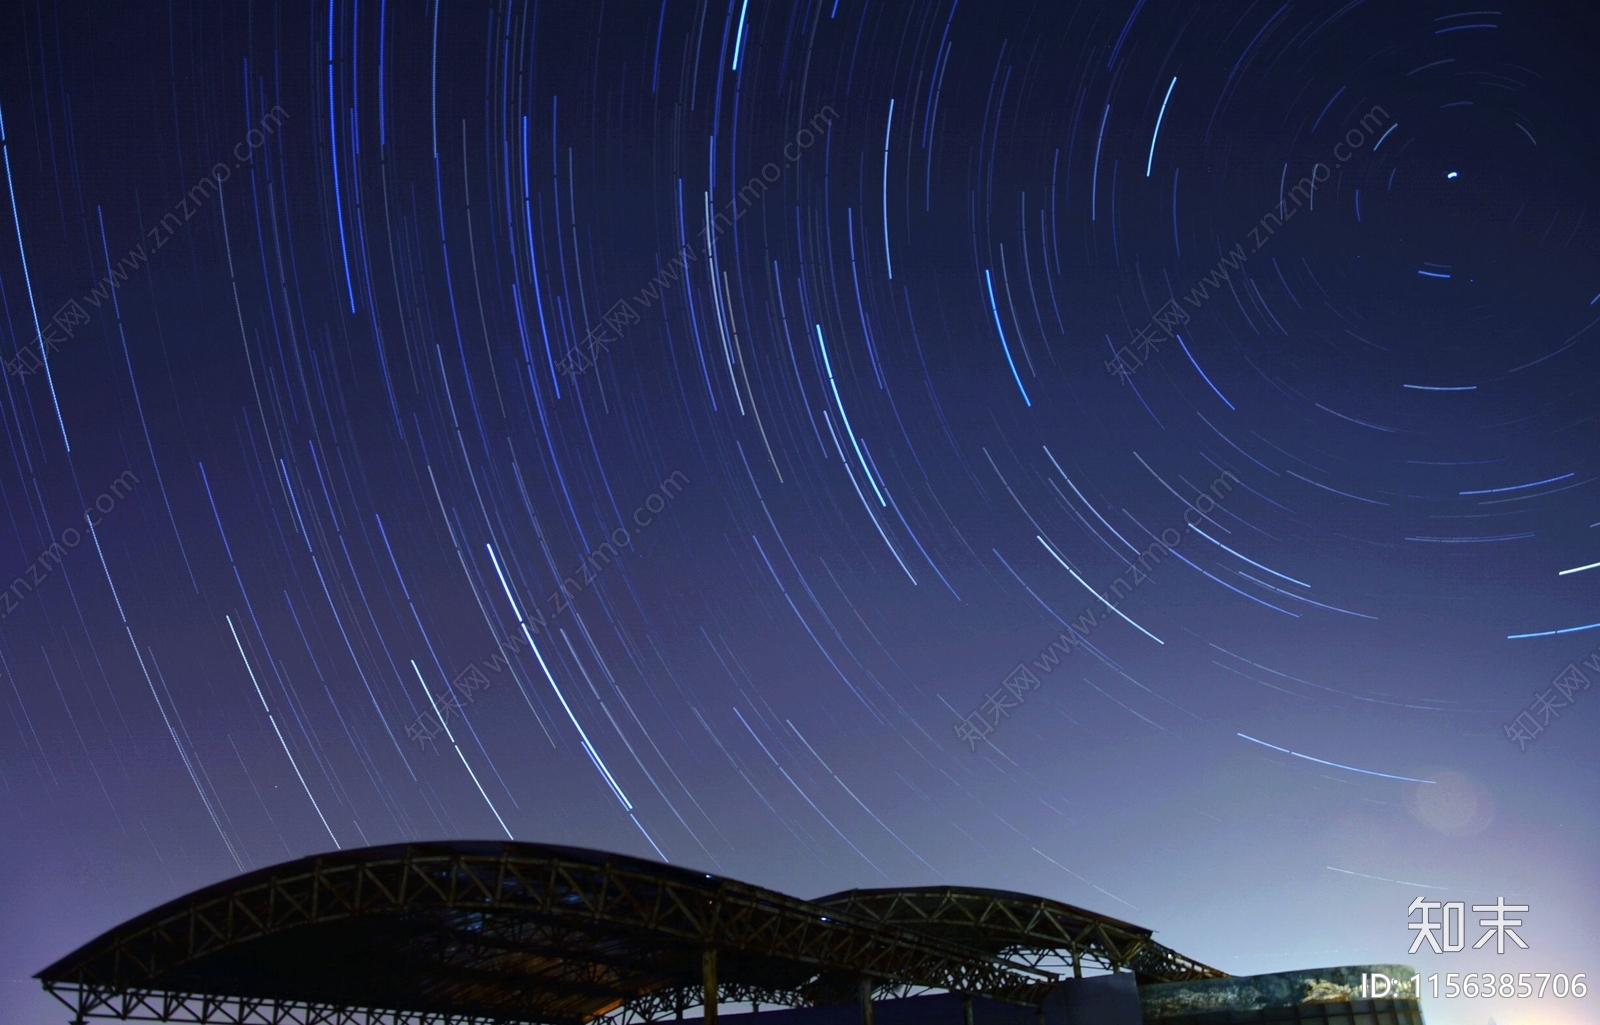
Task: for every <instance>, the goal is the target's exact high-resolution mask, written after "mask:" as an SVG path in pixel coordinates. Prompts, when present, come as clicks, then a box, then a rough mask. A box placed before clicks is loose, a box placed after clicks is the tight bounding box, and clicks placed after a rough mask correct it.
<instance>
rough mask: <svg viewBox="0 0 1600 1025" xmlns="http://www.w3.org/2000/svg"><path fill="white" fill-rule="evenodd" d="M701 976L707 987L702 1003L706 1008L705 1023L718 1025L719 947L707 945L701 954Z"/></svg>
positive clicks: (703, 983)
mask: <svg viewBox="0 0 1600 1025" xmlns="http://www.w3.org/2000/svg"><path fill="white" fill-rule="evenodd" d="M700 977H701V983H702V985H703V986H704V987H705V993H704V996H702V998H701V1005H702V1007H703V1008H704V1010H705V1025H717V948H716V947H707V948H706V949H705V953H703V954H701V955H700Z"/></svg>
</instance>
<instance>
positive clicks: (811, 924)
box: [38, 842, 1224, 1025]
mask: <svg viewBox="0 0 1600 1025" xmlns="http://www.w3.org/2000/svg"><path fill="white" fill-rule="evenodd" d="M1085 961H1087V962H1089V963H1090V964H1093V965H1097V966H1099V967H1102V968H1107V969H1113V970H1129V971H1133V972H1135V973H1136V975H1137V976H1138V978H1139V980H1140V981H1141V982H1160V981H1182V980H1193V979H1204V978H1220V977H1223V976H1224V973H1222V972H1219V971H1217V970H1216V969H1214V968H1210V967H1207V966H1206V965H1203V964H1200V963H1199V962H1197V961H1193V960H1191V959H1189V958H1187V957H1184V956H1183V955H1181V954H1178V953H1176V952H1175V951H1172V950H1169V949H1167V948H1166V947H1163V946H1161V945H1160V944H1158V943H1156V942H1155V941H1154V940H1153V939H1152V938H1151V933H1150V930H1148V929H1143V928H1140V927H1139V926H1136V925H1130V924H1129V923H1127V922H1122V921H1118V920H1117V919H1114V918H1108V917H1106V916H1104V915H1098V914H1095V913H1094V912H1091V911H1085V910H1083V909H1081V908H1075V907H1071V906H1070V905H1066V904H1061V903H1058V902H1056V901H1051V900H1046V899H1044V898H1041V897H1033V896H1028V895H1026V894H1020V893H1008V892H1005V891H1000V890H982V889H961V888H956V887H935V888H913V889H904V890H850V891H847V892H844V893H839V894H834V895H832V896H829V897H824V898H821V899H820V900H815V901H807V900H801V899H800V898H797V897H789V896H786V895H784V894H781V893H778V892H776V891H773V890H768V889H764V888H762V887H759V886H751V885H749V884H748V883H741V882H737V881H735V880H731V879H724V878H721V877H719V876H712V875H707V874H705V873H701V872H696V871H693V870H690V869H684V868H677V867H673V866H669V865H662V864H658V863H655V862H651V861H645V860H642V859H638V858H631V857H626V856H623V855H618V854H607V853H604V852H600V851H591V850H584V849H581V848H574V847H557V846H551V845H546V844H528V843H487V842H448V843H417V844H399V845H391V846H383V847H369V848H363V849H359V850H350V851H340V852H337V853H333V854H322V855H317V856H315V857H310V858H303V859H300V860H298V861H292V862H288V863H285V864H282V865H276V866H273V867H271V868H265V869H260V870H258V871H255V872H251V873H247V874H245V875H242V876H238V877H236V878H234V879H229V880H227V881H225V882H221V883H217V884H215V885H213V886H208V887H206V888H204V889H201V890H197V891H195V892H194V893H191V894H189V895H188V896H185V897H181V898H179V899H177V900H174V901H171V902H169V903H167V904H164V905H162V906H161V907H158V908H156V909H154V910H152V911H149V912H147V913H145V914H143V915H140V916H139V917H137V918H134V919H132V920H130V921H128V922H125V923H123V924H122V925H119V926H117V927H116V928H114V929H112V930H110V931H109V932H107V933H105V934H104V935H102V936H99V937H97V938H96V939H94V940H91V941H90V942H89V943H87V944H85V945H84V946H82V947H80V948H79V949H78V950H76V951H74V952H73V953H71V954H69V955H68V956H66V957H64V958H62V959H61V960H59V961H57V962H56V963H55V964H53V965H51V966H50V967H48V968H46V969H45V970H44V971H42V972H40V973H39V975H38V978H39V979H40V981H41V982H42V983H43V984H44V986H45V988H46V989H47V990H48V991H49V992H50V993H52V994H53V995H54V996H55V997H57V998H58V999H59V1000H61V1001H62V1002H63V1003H65V1004H66V1005H67V1007H68V1008H70V1009H71V1010H72V1012H73V1013H74V1015H75V1017H76V1018H77V1019H78V1020H83V1019H86V1018H90V1017H100V1018H120V1019H134V1020H146V1021H173V1022H195V1023H202V1022H203V1023H212V1022H218V1023H224V1022H225V1023H230V1025H240V1023H253V1022H272V1023H279V1022H281V1023H285V1025H293V1023H311V1022H319V1023H321V1022H326V1023H351V1025H354V1023H395V1025H399V1023H417V1025H422V1023H430V1025H447V1023H448V1025H456V1023H467V1022H540V1023H547V1025H580V1023H587V1022H592V1021H594V1020H595V1019H597V1018H608V1019H609V1020H610V1022H612V1023H614V1025H635V1023H639V1022H648V1021H653V1020H656V1019H660V1018H663V1017H671V1016H674V1015H681V1014H682V1012H683V1011H684V1009H686V1008H691V1007H704V1008H705V1013H706V1017H707V1020H708V1022H714V1020H715V1014H716V1007H717V1004H718V1002H719V1001H721V1002H753V1003H759V1004H768V1005H782V1006H811V1005H818V1004H829V1003H841V1002H846V1001H850V1000H853V999H857V998H858V997H861V998H871V997H873V996H875V995H876V996H896V995H903V994H906V993H910V992H916V991H921V990H928V991H938V990H946V991H952V992H957V993H967V994H981V995H984V996H989V997H995V998H1000V999H1005V1000H1011V1001H1015V1002H1020V1003H1030V1004H1037V1003H1039V1002H1040V1001H1042V1000H1043V997H1044V994H1045V992H1046V991H1048V989H1049V988H1050V985H1051V984H1052V983H1053V982H1055V981H1056V979H1057V977H1058V975H1057V972H1056V971H1053V970H1050V968H1051V967H1056V968H1060V967H1061V966H1064V965H1070V966H1071V969H1070V970H1081V966H1082V964H1083V963H1084V962H1085Z"/></svg>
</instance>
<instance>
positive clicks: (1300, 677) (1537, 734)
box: [0, 0, 1600, 1022]
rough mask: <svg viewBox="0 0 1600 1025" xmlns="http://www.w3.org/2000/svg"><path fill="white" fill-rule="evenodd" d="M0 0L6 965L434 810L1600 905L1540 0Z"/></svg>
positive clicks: (1142, 903)
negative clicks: (109, 0) (189, 0)
mask: <svg viewBox="0 0 1600 1025" xmlns="http://www.w3.org/2000/svg"><path fill="white" fill-rule="evenodd" d="M5 19H6V21H5V32H4V35H3V39H4V43H3V45H4V48H5V54H6V61H5V67H6V69H7V73H6V75H5V87H4V89H3V90H0V118H3V127H0V131H3V133H4V147H3V154H4V164H3V172H4V177H5V185H6V196H5V205H4V209H3V210H0V220H3V221H4V222H5V224H4V227H3V230H0V302H3V304H4V314H5V323H6V331H5V337H4V339H3V340H0V350H3V355H4V357H5V360H6V363H7V370H8V372H7V373H6V374H5V375H4V377H3V380H0V384H3V387H4V393H3V395H0V409H3V413H4V415H3V421H4V435H5V445H4V453H3V457H0V458H3V460H4V469H3V471H0V488H3V499H4V504H5V508H6V512H7V520H6V523H7V527H6V539H5V544H4V546H3V547H4V558H5V559H6V560H7V563H8V566H9V568H8V569H5V571H4V572H0V577H3V578H5V579H7V580H10V581H11V587H10V590H9V591H7V592H6V593H5V595H4V597H3V599H0V600H3V601H4V609H3V610H0V612H3V615H0V675H3V676H4V680H5V682H4V685H3V686H0V705H4V707H5V713H4V715H3V716H0V782H3V793H4V798H3V802H0V822H3V823H4V825H3V826H0V833H3V834H4V836H5V837H6V839H7V842H6V843H5V844H4V850H5V855H4V860H3V863H0V867H3V869H4V873H3V874H4V877H5V879H6V882H5V884H4V890H3V892H4V895H5V897H4V901H3V907H4V910H3V911H0V932H3V933H4V934H6V935H8V936H11V937H15V938H18V941H17V942H14V943H10V944H7V945H6V946H7V950H6V952H5V954H4V956H3V957H0V962H3V963H4V966H5V968H6V972H5V974H6V976H7V977H8V979H10V980H11V981H9V982H7V983H6V984H5V988H4V989H3V990H0V1006H3V1007H4V1008H6V1012H5V1014H4V1016H5V1017H7V1019H8V1020H18V1021H28V1022H35V1021H39V1022H42V1021H47V1020H56V1019H55V1017H54V1015H55V1013H56V1012H54V1011H52V1010H51V1009H50V1006H49V1004H48V1001H47V1000H46V998H45V997H43V996H42V995H40V994H38V993H37V992H36V990H35V988H34V985H33V984H32V983H31V982H28V981H26V978H25V977H26V976H27V975H28V974H30V973H31V972H33V971H36V970H37V969H38V968H39V967H40V966H42V965H43V964H45V963H47V962H48V961H50V960H52V959H53V958H55V957H57V956H59V954H61V953H62V952H64V951H66V950H68V949H70V948H72V947H74V946H76V945H77V944H78V943H80V942H82V940H83V939H85V938H87V937H88V936H90V935H93V934H95V933H97V932H99V931H100V930H102V929H104V928H107V927H109V926H110V925H112V924H114V923H115V922H117V921H119V920H121V919H123V918H125V917H128V916H130V915H132V914H134V913H136V912H138V911H140V910H143V909H144V908H146V907H149V906H152V905H154V904H156V903H158V902H160V901H163V900H167V899H170V898H171V897H173V896H175V895H177V894H179V893H182V892H184V891H187V890H189V889H192V888H194V887H197V886H199V885H201V884H203V883H206V882H210V881H213V880H216V879H218V878H221V877H224V876H226V875H230V874H233V873H236V872H239V871H243V870H248V869H252V868H256V867H259V866H262V865H265V864H270V863H273V862H277V861H283V860H288V859H291V858H295V857H300V856H303V855H305V854H308V853H313V852H316V851H319V850H327V849H332V848H334V847H336V846H337V847H341V848H349V847H356V846H363V845H369V844H381V843H392V842H397V841H404V840H410V839H426V838H493V837H499V836H510V837H514V838H516V839H519V840H530V841H539V842H554V843H562V844H575V845H583V846H592V847H599V848H605V849H612V850H619V851H624V852H627V853H630V854H634V855H639V856H644V857H652V858H657V859H660V860H665V861H669V862H672V863H674V864H680V865H688V866H692V867H696V868H701V869H704V870H705V871H708V872H719V873H725V874H729V875H732V876H735V877H739V878H746V879H749V880H751V881H753V882H758V883H760V884H763V885H767V886H772V887H776V888H780V889H785V890H791V891H795V892H800V893H822V892H830V891H832V890H837V889H842V888H845V887H847V886H877V885H890V884H910V883H914V882H941V881H944V882H951V883H961V884H966V885H979V886H997V887H1004V888H1007V889H1016V890H1024V891H1031V892H1038V893H1043V894H1049V895H1051V896H1052V897H1056V898H1059V899H1062V900H1065V901H1068V902H1071V903H1076V904H1081V905H1084V906H1087V907H1091V908H1095V909H1097V910H1100V911H1102V912H1105V913H1108V914H1112V915H1114V916H1116V917H1119V918H1126V919H1129V920H1132V921H1137V922H1140V923H1141V924H1144V925H1148V926H1151V927H1154V928H1156V929H1158V930H1160V933H1161V938H1162V940H1163V941H1164V942H1166V943H1168V944H1170V945H1172V946H1174V947H1176V948H1178V949H1182V950H1185V951H1188V952H1190V953H1192V954H1193V955H1194V956H1196V957H1198V958H1201V959H1202V960H1205V961H1207V962H1208V963H1211V964H1216V965H1218V966H1220V967H1222V968H1224V969H1226V970H1230V971H1235V972H1251V971H1266V970H1274V969H1282V968H1294V967H1303V966H1309V965H1320V964H1334V963H1358V962H1359V963H1378V962H1383V963H1387V962H1391V961H1405V960H1406V957H1405V956H1404V955H1405V954H1406V949H1405V947H1406V946H1408V945H1409V943H1410V940H1411V938H1412V933H1411V932H1409V931H1408V930H1407V929H1406V928H1405V926H1406V922H1407V913H1406V906H1407V904H1408V903H1409V902H1410V901H1411V900H1412V899H1413V898H1414V897H1416V896H1418V895H1420V894H1428V895H1429V896H1430V897H1437V898H1438V899H1443V900H1453V899H1458V900H1465V901H1467V902H1468V903H1473V902H1477V903H1488V902H1490V901H1492V900H1494V899H1495V898H1496V897H1499V896H1502V895H1503V896H1505V897H1507V899H1508V900H1509V899H1511V898H1517V900H1518V902H1520V903H1523V904H1530V905H1531V906H1532V911H1531V912H1530V913H1528V914H1526V915H1525V916H1524V917H1525V918H1527V919H1528V925H1527V926H1526V927H1525V930H1524V933H1523V935H1524V936H1526V937H1528V938H1529V939H1530V940H1531V941H1532V942H1531V951H1529V952H1520V951H1519V952H1515V953H1508V954H1506V955H1504V956H1503V957H1500V958H1490V959H1488V962H1487V963H1482V964H1480V963H1479V962H1478V961H1474V960H1473V959H1474V957H1476V956H1477V955H1475V954H1473V953H1471V952H1467V953H1464V954H1461V955H1457V956H1456V961H1457V962H1458V964H1452V965H1451V966H1450V967H1452V968H1456V967H1461V970H1463V971H1472V970H1479V969H1488V968H1490V967H1494V968H1496V969H1497V970H1498V969H1499V968H1502V967H1510V963H1511V962H1512V961H1513V960H1516V961H1517V963H1518V967H1517V968H1515V969H1513V970H1528V971H1547V972H1555V971H1567V972H1571V971H1583V970H1585V967H1586V966H1590V965H1592V964H1593V963H1594V957H1595V954H1596V953H1597V947H1600V944H1597V941H1596V938H1595V929H1596V921H1597V915H1596V907H1595V905H1594V902H1593V888H1592V887H1591V886H1588V885H1587V881H1588V880H1589V879H1592V877H1593V873H1594V870H1595V867H1596V866H1595V862H1594V855H1593V851H1594V849H1595V841H1596V839H1597V837H1596V831H1595V825H1594V823H1595V817H1594V804H1593V795H1594V793H1595V792H1596V791H1595V787H1596V784H1597V782H1600V780H1597V778H1596V775H1597V774H1596V771H1595V769H1596V764H1595V760H1594V756H1593V743H1592V737H1593V730H1594V723H1595V716H1596V714H1597V711H1596V708H1595V707H1592V706H1594V705H1595V704H1596V703H1600V697H1595V696H1593V695H1592V694H1590V693H1589V692H1588V687H1589V682H1590V680H1592V679H1595V678H1600V656H1597V655H1596V652H1597V650H1600V648H1597V646H1600V605H1597V604H1596V601H1595V591H1594V587H1595V586H1596V583H1597V582H1600V506H1597V505H1596V504H1595V501H1594V495H1595V493H1596V492H1595V487H1596V476H1597V475H1600V470H1597V468H1596V459H1595V454H1594V450H1595V441H1596V436H1597V435H1596V425H1595V420H1594V417H1595V413H1594V410H1595V402H1594V386H1593V383H1594V380H1595V372H1596V369H1597V357H1596V351H1597V349H1596V346H1597V343H1600V295H1597V293H1600V266H1597V261H1596V258H1595V254H1596V252H1597V244H1600V218H1596V217H1591V216H1589V211H1588V209H1587V207H1588V204H1589V203H1590V202H1591V201H1592V198H1593V196H1594V184H1595V167H1596V166H1600V165H1597V160H1600V153H1597V144H1596V142H1595V140H1596V139H1597V138H1600V133H1597V131H1596V129H1597V127H1600V126H1597V124H1596V116H1595V112H1594V108H1593V104H1592V103H1591V102H1590V100H1591V98H1592V97H1593V95H1594V94H1595V91H1596V86H1597V84H1600V83H1597V81H1596V70H1595V69H1596V68H1597V67H1600V65H1597V64H1596V63H1595V60H1594V57H1595V54H1596V52H1597V50H1600V18H1597V16H1596V14H1595V12H1594V11H1592V10H1591V9H1589V8H1588V7H1586V6H1584V5H1578V4H1570V5H1567V4H1535V5H1524V6H1521V7H1519V8H1515V9H1513V8H1511V7H1507V8H1506V9H1504V10H1500V11H1487V10H1469V9H1466V7H1464V6H1459V5H1458V6H1457V7H1451V6H1447V5H1440V4H1437V3H1427V4H1420V3H1419V4H1404V5H1394V4H1379V3H1374V2H1363V0H1355V2H1325V3H1324V2H1313V3H1285V4H1282V5H1281V6H1275V5H1274V4H1272V3H1268V4H1264V5H1263V4H1244V3H1230V4H1218V3H1204V4H1179V3H1170V2H1162V0H1135V2H1133V3H1131V4H1130V3H1123V2H1118V3H1105V4H1102V3H1079V4H1059V5H1058V4H1032V5H1030V4H1022V3H990V4H979V3H976V2H974V0H955V2H947V0H939V2H936V3H935V2H920V0H919V2H910V0H907V2H892V3H891V2H884V0H877V2H861V0H792V2H789V0H733V2H732V3H730V4H726V5H724V4H712V3H708V2H696V0H661V2H656V0H628V2H621V3H607V4H575V3H558V4H549V3H536V4H529V3H521V2H516V3H500V2H496V3H489V4H483V5H468V4H447V3H442V2H435V3H419V2H400V0H395V2H390V0H378V2H375V3H374V2H367V3H357V2H351V0H333V2H330V3H325V4H319V5H314V6H307V5H300V4H292V3H276V4H273V3H269V4H258V5H253V6H249V7H242V6H224V7H215V6H211V5H169V6H166V7H162V6H151V5H132V6H128V7H123V8H116V9H111V8H106V7H103V6H102V5H91V4H75V5H66V6H63V7H59V8H50V7H47V6H42V5H32V6H29V7H27V8H26V9H21V8H19V9H14V10H10V11H8V12H7V14H6V15H5ZM1585 660H1587V661H1588V663H1589V666H1588V668H1587V669H1585V668H1584V663H1585ZM1573 674H1576V675H1573ZM1580 680H1581V683H1580V682H1579V681H1580ZM1585 752H1589V753H1588V754H1585ZM1440 894H1448V896H1443V897H1439V896H1438V895H1440ZM1518 959H1520V960H1518ZM1469 962H1470V963H1469ZM1430 967H1431V966H1430ZM1508 1006H1509V1005H1508ZM1484 1009H1485V1010H1489V1008H1487V1006H1485V1007H1484ZM1429 1013H1430V1016H1431V1017H1430V1020H1440V1021H1446V1022H1448V1021H1450V1020H1452V1019H1451V1018H1450V1017H1449V1015H1450V1014H1452V1013H1455V1012H1454V1011H1452V1010H1451V1005H1450V1004H1449V1003H1448V1002H1446V1003H1443V1004H1440V1005H1439V1006H1438V1008H1437V1010H1434V1009H1430V1011H1429ZM1500 1013H1507V1012H1506V1010H1505V1009H1501V1011H1500ZM1459 1020H1462V1021H1465V1020H1467V1019H1465V1018H1461V1019H1459ZM1574 1020H1575V1019H1574Z"/></svg>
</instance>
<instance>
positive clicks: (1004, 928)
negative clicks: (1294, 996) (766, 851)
mask: <svg viewBox="0 0 1600 1025" xmlns="http://www.w3.org/2000/svg"><path fill="white" fill-rule="evenodd" d="M813 903H816V904H820V905H822V906H823V907H829V908H833V909H835V910H836V911H840V912H848V913H851V914H855V915H859V916H861V917H863V918H868V919H871V920H872V921H875V922H881V923H883V924H885V925H893V926H898V927H901V928H908V929H913V930H915V931H918V932H922V933H925V934H927V935H930V936H937V937H939V938H942V939H946V940H951V941H954V942H958V943H961V944H962V945H963V946H967V947H971V948H973V949H975V950H981V951H984V952H986V953H989V954H991V955H996V956H1005V957H1007V958H1008V959H1010V960H1013V961H1017V962H1020V963H1023V964H1029V965H1033V966H1036V967H1037V966H1038V965H1039V964H1041V963H1042V962H1043V961H1044V960H1046V959H1063V960H1066V961H1068V962H1070V963H1074V964H1077V963H1082V962H1089V963H1091V964H1094V965H1098V966H1099V967H1101V968H1104V969H1107V970H1108V971H1132V972H1134V973H1136V974H1137V976H1138V977H1139V981H1140V982H1181V981H1186V980H1191V979H1210V978H1222V977H1225V976H1226V973H1225V972H1222V971H1219V970H1217V969H1215V968H1212V967H1210V966H1209V965H1204V964H1201V963H1200V962H1198V961H1196V960H1194V959H1192V958H1189V957H1185V956H1184V955H1182V954H1179V953H1178V952H1177V951H1175V950H1171V949H1169V948H1168V947H1165V946H1162V945H1161V944H1159V943H1157V942H1155V940H1154V939H1152V933H1151V931H1150V930H1149V929H1145V928H1141V927H1140V926H1137V925H1133V924H1131V923H1128V922H1123V921H1120V920H1118V919H1115V918H1110V917H1108V916H1106V915H1100V914H1096V913H1095V912H1093V911H1086V910H1084V909H1083V908H1076V907H1073V906H1072V905H1070V904H1062V903H1060V902H1059V901H1053V900H1049V899H1047V898H1044V897H1034V896H1030V895H1028V894H1022V893H1009V892H1006V891H1002V890H982V889H964V888H961V887H954V886H939V887H923V888H916V889H877V890H847V891H845V892H843V893H836V894H832V895H830V896H827V897H821V898H818V899H817V900H816V901H814V902H813Z"/></svg>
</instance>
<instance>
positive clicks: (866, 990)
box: [859, 975, 872, 1025]
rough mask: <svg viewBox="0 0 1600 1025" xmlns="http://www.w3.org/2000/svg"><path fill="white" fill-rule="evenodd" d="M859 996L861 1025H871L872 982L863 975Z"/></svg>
mask: <svg viewBox="0 0 1600 1025" xmlns="http://www.w3.org/2000/svg"><path fill="white" fill-rule="evenodd" d="M859 991H860V994H861V1025H872V980H871V979H869V978H867V977H866V976H865V975H863V976H862V977H861V982H860V985H859Z"/></svg>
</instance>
